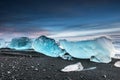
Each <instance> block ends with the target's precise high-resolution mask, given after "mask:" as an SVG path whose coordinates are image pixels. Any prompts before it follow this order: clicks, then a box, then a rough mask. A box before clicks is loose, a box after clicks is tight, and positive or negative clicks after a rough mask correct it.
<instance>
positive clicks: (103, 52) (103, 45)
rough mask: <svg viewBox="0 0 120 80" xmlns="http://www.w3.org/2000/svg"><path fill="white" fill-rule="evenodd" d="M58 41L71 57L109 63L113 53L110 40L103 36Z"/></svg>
mask: <svg viewBox="0 0 120 80" xmlns="http://www.w3.org/2000/svg"><path fill="white" fill-rule="evenodd" d="M59 43H60V46H62V48H63V49H65V50H66V52H68V53H69V54H70V55H71V56H72V57H75V58H80V59H90V60H91V61H93V62H98V63H109V62H110V61H111V57H112V56H113V54H115V52H114V46H113V44H112V41H111V40H110V39H109V38H107V37H104V36H103V37H99V38H95V39H91V40H83V41H76V42H73V41H67V40H60V42H59Z"/></svg>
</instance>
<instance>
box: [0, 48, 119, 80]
mask: <svg viewBox="0 0 120 80" xmlns="http://www.w3.org/2000/svg"><path fill="white" fill-rule="evenodd" d="M115 61H118V60H112V62H111V63H109V64H100V63H94V62H90V61H89V60H80V59H74V60H72V61H68V60H63V59H61V58H51V57H47V56H45V55H42V54H38V53H36V52H34V51H32V50H31V51H15V50H10V49H1V50H0V80H120V76H119V74H120V68H116V67H114V63H115ZM77 62H81V63H82V64H83V66H84V67H85V68H88V67H97V68H96V69H95V70H89V71H81V72H69V73H64V72H61V71H60V70H61V69H62V68H64V67H65V66H67V65H69V64H74V63H77Z"/></svg>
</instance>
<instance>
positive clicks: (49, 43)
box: [32, 36, 65, 57]
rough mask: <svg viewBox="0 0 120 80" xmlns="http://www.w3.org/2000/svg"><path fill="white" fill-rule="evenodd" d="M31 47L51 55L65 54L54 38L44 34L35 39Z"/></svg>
mask: <svg viewBox="0 0 120 80" xmlns="http://www.w3.org/2000/svg"><path fill="white" fill-rule="evenodd" d="M32 47H33V49H34V50H35V51H37V52H40V53H42V54H44V55H47V56H51V57H59V56H62V55H64V54H65V51H64V50H62V49H61V48H59V46H58V44H57V43H56V42H55V40H54V39H51V38H48V37H46V36H40V37H38V38H37V39H35V40H34V42H33V45H32Z"/></svg>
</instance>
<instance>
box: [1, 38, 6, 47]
mask: <svg viewBox="0 0 120 80" xmlns="http://www.w3.org/2000/svg"><path fill="white" fill-rule="evenodd" d="M4 47H5V40H4V39H0V48H4Z"/></svg>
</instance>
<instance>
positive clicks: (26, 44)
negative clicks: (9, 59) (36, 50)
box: [8, 37, 32, 50]
mask: <svg viewBox="0 0 120 80" xmlns="http://www.w3.org/2000/svg"><path fill="white" fill-rule="evenodd" d="M31 46H32V41H31V40H30V39H29V38H27V37H18V38H13V39H12V40H11V42H10V44H9V45H8V47H9V48H11V49H16V50H26V49H31Z"/></svg>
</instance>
